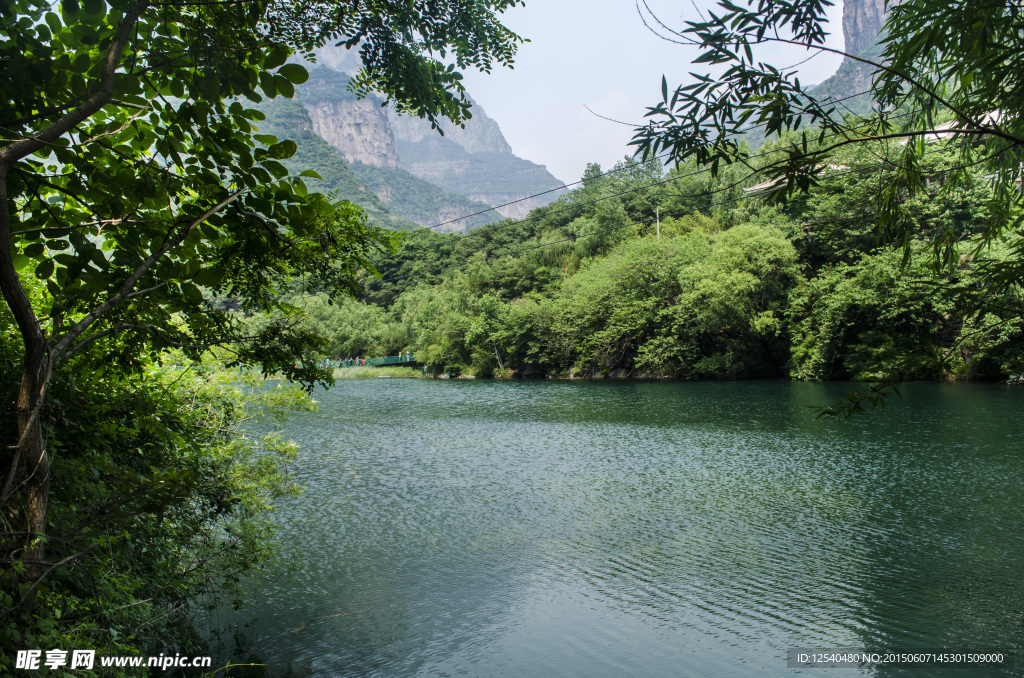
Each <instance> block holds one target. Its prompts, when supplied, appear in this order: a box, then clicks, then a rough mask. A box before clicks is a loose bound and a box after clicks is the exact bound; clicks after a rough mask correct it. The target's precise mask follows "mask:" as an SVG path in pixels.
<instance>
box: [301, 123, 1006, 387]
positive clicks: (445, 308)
mask: <svg viewBox="0 0 1024 678" xmlns="http://www.w3.org/2000/svg"><path fill="white" fill-rule="evenodd" d="M779 150H781V145H780V143H778V142H777V143H775V144H772V145H769V146H766V147H765V148H764V149H762V151H760V152H759V155H758V157H759V158H760V159H759V160H758V162H761V163H762V164H764V163H767V162H769V161H770V160H772V159H773V154H775V155H776V156H777V153H778V151H779ZM885 152H886V149H884V148H883V147H881V146H876V147H863V148H860V149H859V150H857V151H850V152H848V153H847V154H846V155H845V156H844V158H843V165H841V166H839V165H837V166H836V167H835V168H834V169H833V170H832V171H831V173H830V175H829V176H826V177H825V178H824V179H822V180H821V185H820V186H819V188H818V189H817V190H816V191H815V192H814V193H813V194H811V195H809V196H804V197H801V198H799V199H797V200H794V201H791V202H790V203H788V204H787V205H786V206H785V207H781V206H776V205H772V204H771V202H770V199H769V197H765V196H761V197H750V196H748V195H747V194H746V192H744V190H743V189H742V188H741V185H740V184H739V183H738V182H737V180H736V178H734V175H732V174H730V171H731V170H730V171H725V172H722V173H720V174H719V177H718V178H717V179H715V180H711V179H710V175H709V174H708V173H705V172H695V171H694V170H693V169H692V168H687V167H681V168H678V169H674V170H672V171H671V172H669V173H668V174H667V175H664V176H663V174H662V168H661V166H660V163H658V162H657V161H655V162H651V163H647V164H638V163H635V162H632V161H624V162H622V163H620V164H619V165H618V166H617V167H616V168H615V170H614V171H611V172H608V173H606V174H603V175H602V173H601V171H600V169H599V168H597V167H596V166H591V167H590V168H589V169H588V172H587V176H586V177H585V180H584V182H583V183H582V186H580V187H579V188H577V189H576V190H574V191H572V192H571V193H569V194H568V195H566V196H563V197H562V198H560V199H559V200H558V201H557V202H555V203H552V204H551V205H548V206H546V207H544V208H541V209H536V210H534V211H532V212H531V213H530V215H529V216H528V217H527V218H525V219H522V220H506V221H503V222H500V223H497V224H493V225H491V226H487V227H485V228H481V229H478V230H476V231H474V232H471V233H469V234H466V235H448V234H446V235H441V234H437V233H434V232H431V231H429V230H426V229H419V230H417V231H414V232H412V233H411V234H409V236H408V239H407V240H406V242H405V244H404V246H403V248H402V250H401V251H400V253H399V254H398V256H397V257H395V258H389V259H383V260H381V261H379V262H378V263H377V264H376V265H377V268H378V269H379V271H380V272H381V274H382V276H383V280H382V281H379V280H375V279H373V278H371V277H367V278H366V279H365V281H364V283H365V292H364V294H363V296H362V298H361V299H359V300H358V301H353V300H347V299H346V300H342V299H334V300H333V302H334V304H333V305H329V300H327V299H326V298H323V297H305V298H301V299H295V300H294V301H295V302H297V303H299V304H300V305H302V306H305V307H306V309H307V312H308V313H309V317H308V318H307V319H306V320H305V321H304V322H307V323H309V329H315V330H316V331H318V332H320V333H322V335H323V336H325V337H326V338H327V340H328V342H329V348H328V349H327V354H329V355H334V356H348V355H365V356H373V355H389V354H390V355H393V354H395V353H397V352H398V351H406V350H410V351H413V352H414V353H415V354H416V355H417V356H418V357H419V358H420V359H421V360H422V361H423V362H425V363H426V364H427V366H428V367H429V368H430V370H432V371H434V372H436V373H447V374H451V375H456V374H471V375H477V376H491V375H496V374H501V373H502V372H501V370H499V368H498V358H497V355H498V354H500V356H501V359H502V361H503V365H504V367H505V368H506V372H505V374H507V373H508V372H509V371H516V372H518V373H520V374H523V373H527V372H529V373H534V374H536V373H546V374H549V375H553V376H589V377H601V376H606V375H607V376H613V377H624V376H642V377H661V376H667V377H683V378H716V379H733V378H750V377H784V378H793V379H810V380H824V379H856V380H866V379H878V378H882V377H898V378H903V379H936V378H955V379H994V378H998V377H1003V376H1005V375H1006V374H1008V373H1015V372H1016V371H1018V370H1020V369H1021V367H1024V362H1022V356H1024V353H1022V351H1024V335H1022V322H1021V320H1020V318H1021V317H1022V315H1021V313H1020V311H1021V308H1022V304H1024V300H1022V299H1021V297H1020V295H1019V294H1018V293H1013V294H1010V295H1008V296H1007V297H1006V298H1001V299H998V300H990V301H991V302H992V303H989V304H987V305H986V306H985V309H986V311H985V312H982V313H977V312H971V311H968V308H975V307H976V306H974V305H970V304H966V303H963V302H962V301H961V300H959V299H958V297H957V296H956V295H955V294H954V293H953V292H951V289H954V290H956V289H959V290H961V291H963V293H964V294H969V292H970V290H972V289H973V288H972V285H973V283H974V278H973V273H974V271H975V269H976V266H977V264H978V263H979V262H978V261H975V260H973V259H970V258H966V257H965V258H963V259H962V260H961V261H960V264H959V266H957V267H956V269H955V270H952V271H946V272H944V273H942V274H938V273H936V272H935V271H934V270H932V268H930V264H931V262H932V258H931V251H930V242H931V241H932V240H933V239H934V238H935V237H936V236H937V235H938V234H939V233H942V232H945V231H946V230H949V229H953V230H954V231H956V232H957V233H958V234H960V236H959V237H961V239H962V240H963V241H964V242H965V243H969V242H970V241H971V239H972V238H976V237H978V233H979V232H980V229H981V226H980V224H981V223H982V222H983V221H984V216H985V215H984V214H983V210H984V209H985V208H984V207H983V205H984V204H985V202H986V200H987V198H988V197H989V196H988V194H989V192H990V190H991V187H990V185H989V184H988V183H987V182H986V180H985V179H984V178H983V177H981V176H974V178H973V179H972V180H971V181H970V182H969V183H968V184H966V185H964V186H962V187H959V188H957V189H955V190H953V191H947V192H944V193H940V192H939V189H940V187H941V185H942V183H943V177H944V170H946V169H948V168H949V167H952V166H953V165H955V152H953V151H952V150H946V149H944V148H943V147H941V146H939V145H936V147H935V148H933V149H932V150H931V151H930V152H929V154H928V155H927V156H926V157H927V165H928V166H927V167H925V168H924V170H925V171H926V172H927V173H928V176H929V177H930V179H929V185H928V187H927V190H926V194H925V195H923V196H919V197H916V198H913V199H910V200H908V201H907V203H906V205H905V206H904V207H905V213H906V214H907V216H908V218H909V219H910V220H911V221H912V232H913V238H912V241H911V242H910V243H909V249H908V250H907V253H908V254H909V256H910V259H909V262H908V263H907V265H906V266H904V251H903V249H901V248H900V247H899V246H898V244H886V243H884V242H882V241H880V240H879V237H878V236H877V231H876V197H875V196H876V194H877V190H878V186H879V184H880V183H881V182H885V181H886V180H887V176H889V171H888V170H887V169H886V166H885V165H884V163H880V162H879V157H882V155H883V154H884V153H885ZM735 176H741V175H735ZM656 214H660V216H661V218H660V225H659V223H658V222H657V220H656ZM659 230H660V236H659V234H658V231H659ZM968 249H969V248H968ZM1004 249H1005V248H1003V249H1001V246H1000V245H999V244H998V243H997V244H996V246H995V247H994V248H993V249H992V250H991V251H990V252H989V253H988V254H987V255H986V256H990V257H993V258H999V257H1001V256H1003V253H1004ZM939 281H941V282H943V283H946V286H945V287H943V288H942V289H941V290H939V288H937V287H936V286H935V285H934V283H936V282H939ZM950 284H952V285H953V288H950V287H949V285H950Z"/></svg>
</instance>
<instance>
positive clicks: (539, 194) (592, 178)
mask: <svg viewBox="0 0 1024 678" xmlns="http://www.w3.org/2000/svg"><path fill="white" fill-rule="evenodd" d="M870 93H871V90H866V91H864V92H859V93H857V94H851V95H849V96H845V97H843V98H841V99H829V100H827V101H826V102H824V103H826V104H838V103H840V102H843V101H847V100H848V99H854V98H856V97H860V96H864V95H865V94H870ZM843 108H846V110H850V109H849V108H848V107H846V106H844V107H843ZM851 113H852V111H851ZM767 124H768V123H766V122H763V123H761V124H760V125H752V126H750V127H748V128H746V129H744V130H741V131H739V132H735V133H734V134H735V135H740V134H746V133H747V132H752V131H754V130H755V129H758V128H759V127H764V126H765V125H767ZM654 157H656V158H659V159H660V158H663V157H667V156H654ZM754 157H757V156H754ZM626 169H628V166H626V167H615V168H612V169H610V170H608V171H607V172H602V173H601V174H597V175H595V176H593V177H587V178H586V179H580V180H579V181H573V182H572V183H568V184H562V185H561V186H556V187H555V188H550V189H548V190H546V191H541V192H540V193H534V194H533V195H528V196H526V197H523V198H518V199H516V200H512V201H509V202H506V203H504V204H501V205H495V206H494V207H489V208H487V209H485V210H479V211H478V212H473V213H472V214H466V215H464V216H461V217H457V218H455V219H449V220H448V221H442V222H441V223H439V224H434V225H433V226H424V227H423V228H425V229H428V230H431V231H432V230H434V229H438V228H441V227H442V226H447V225H448V224H454V223H456V222H459V221H463V220H464V219H472V218H473V217H476V216H480V215H481V214H487V213H488V212H494V211H496V210H499V209H501V208H502V207H508V206H510V205H515V204H517V203H520V202H523V201H525V200H532V199H533V198H539V197H540V196H542V195H547V194H548V193H554V192H555V191H561V190H563V189H566V188H569V187H570V186H576V185H577V184H582V183H583V182H584V181H592V180H594V179H600V178H601V177H604V176H608V175H609V174H613V173H615V172H622V171H624V170H626Z"/></svg>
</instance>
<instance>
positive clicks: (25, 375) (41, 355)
mask: <svg viewBox="0 0 1024 678" xmlns="http://www.w3.org/2000/svg"><path fill="white" fill-rule="evenodd" d="M26 348H28V347H26ZM47 367H48V358H47V356H46V349H45V347H44V346H41V345H38V346H34V347H32V348H31V349H30V350H27V351H26V356H25V363H24V368H23V371H22V374H21V388H20V390H19V391H18V401H17V411H18V440H20V441H24V443H23V445H22V448H21V455H20V456H21V460H22V461H21V473H20V478H19V480H20V484H21V490H22V491H21V496H22V497H23V498H24V504H23V511H24V524H25V530H26V531H27V532H28V536H27V538H26V541H25V551H24V556H23V559H24V560H25V561H26V562H25V572H24V581H27V582H31V583H35V582H36V581H38V580H39V579H40V578H41V577H42V576H43V574H44V572H45V571H46V568H45V566H44V565H43V560H44V558H45V556H46V527H47V525H46V515H47V505H48V503H49V497H50V457H49V455H48V454H47V453H46V447H45V445H44V440H43V426H42V413H41V411H40V408H41V404H42V401H43V398H44V397H45V393H46V386H47V382H48V381H49V378H48V377H49V370H48V369H47ZM31 598H34V595H33V596H31ZM31 598H30V599H27V600H26V601H25V607H27V608H30V607H31V606H32V602H33V601H32V599H31Z"/></svg>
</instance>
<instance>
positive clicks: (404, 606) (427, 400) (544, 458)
mask: <svg viewBox="0 0 1024 678" xmlns="http://www.w3.org/2000/svg"><path fill="white" fill-rule="evenodd" d="M835 390H836V389H835V388H834V387H831V386H828V387H827V386H823V385H816V384H788V383H775V382H754V383H739V384H728V383H641V382H633V383H607V382H585V383H575V382H541V383H507V382H502V383H494V382H473V381H451V382H434V381H418V380H398V379H390V380H364V381H346V382H343V383H340V384H339V385H338V386H336V387H335V388H334V389H332V390H331V391H329V392H326V393H324V392H320V393H318V394H317V396H316V397H317V398H318V400H320V402H321V410H320V412H318V413H315V414H309V415H302V416H301V417H296V418H295V419H294V420H293V421H292V422H291V423H290V424H289V425H288V427H287V429H286V433H287V434H288V435H289V436H290V437H292V438H294V439H295V440H296V441H297V442H299V443H300V444H301V446H302V450H301V460H300V463H299V464H298V465H297V468H295V469H294V471H295V475H296V478H297V480H298V481H299V482H301V483H303V484H304V485H305V486H306V491H305V494H304V495H303V496H302V497H300V498H297V499H293V500H289V501H288V502H286V503H284V504H283V505H282V506H281V510H280V512H279V517H280V523H281V535H282V537H283V539H284V540H285V541H286V543H287V544H288V545H289V547H293V548H295V549H296V550H297V552H298V553H299V554H300V557H301V560H302V563H303V566H304V567H303V570H302V571H301V572H300V573H299V574H298V575H297V576H296V577H295V578H294V579H292V580H289V581H280V582H276V583H272V584H269V585H268V586H267V587H266V588H265V589H264V590H263V591H262V592H261V593H260V595H259V600H258V603H257V605H256V617H255V622H254V623H253V625H252V626H251V627H250V628H249V630H248V632H249V633H250V637H251V640H252V643H253V647H255V648H257V651H258V652H259V653H260V655H261V656H262V658H263V660H264V661H266V662H267V663H268V668H269V671H268V673H269V674H270V675H281V674H284V673H286V672H287V671H289V670H290V671H292V672H294V673H295V674H297V675H311V676H373V675H380V676H384V675H387V676H394V675H402V676H405V675H424V676H581V675H586V676H622V675H652V676H661V675H666V676H667V675H672V676H676V675H692V676H734V675H735V676H746V675H766V676H775V675H789V674H792V673H794V671H793V670H792V669H786V668H785V657H786V649H787V648H790V647H801V648H832V647H858V648H867V649H896V650H900V649H915V648H927V649H940V648H949V649H953V650H977V649H1001V650H1014V649H1018V650H1019V649H1020V646H1021V643H1022V640H1024V582H1022V580H1021V577H1020V563H1021V557H1022V555H1024V531H1022V529H1021V528H1022V527H1024V512H1022V511H1021V498H1022V493H1021V487H1022V480H1024V464H1022V461H1024V454H1022V451H1021V450H1022V446H1021V445H1020V441H1021V440H1022V439H1024V417H1022V416H1021V415H1022V413H1024V389H1013V388H1009V387H1003V386H980V385H930V384H927V385H913V386H909V387H906V388H905V390H904V397H903V398H894V399H891V401H890V402H889V404H888V406H887V407H886V408H885V409H884V410H881V411H878V412H875V413H872V414H871V415H869V416H865V417H859V418H854V419H851V420H850V421H848V422H846V423H839V422H835V421H815V420H814V419H813V416H812V413H811V411H810V410H809V409H808V407H807V406H808V405H814V404H821V403H823V402H824V401H825V400H826V399H827V396H828V395H829V394H830V393H832V392H834V391H835ZM1022 661H1024V657H1022ZM1015 671H1017V670H1016V669H1005V668H1001V669H988V670H987V671H986V670H984V669H982V670H978V669H975V670H971V671H969V672H966V673H965V672H964V671H963V670H949V669H947V670H945V671H943V670H942V669H935V668H932V669H927V670H926V674H927V675H972V676H976V675H1019V673H1015ZM832 672H834V670H832V671H827V673H832ZM805 673H821V671H820V670H808V671H805ZM899 673H900V671H899V670H893V669H889V670H884V669H878V670H863V671H859V670H851V669H847V670H845V671H843V675H851V676H855V675H866V674H871V675H886V676H888V675H896V674H899ZM913 673H914V675H925V674H922V673H921V672H920V669H917V670H915V671H914V672H913Z"/></svg>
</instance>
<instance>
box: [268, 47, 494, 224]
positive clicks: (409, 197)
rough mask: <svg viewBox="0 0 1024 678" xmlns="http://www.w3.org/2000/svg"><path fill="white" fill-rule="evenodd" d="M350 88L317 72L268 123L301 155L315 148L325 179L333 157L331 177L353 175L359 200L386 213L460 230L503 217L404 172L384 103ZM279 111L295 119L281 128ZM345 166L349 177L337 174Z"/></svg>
mask: <svg viewBox="0 0 1024 678" xmlns="http://www.w3.org/2000/svg"><path fill="white" fill-rule="evenodd" d="M347 85H348V78H347V77H346V76H345V75H344V74H342V73H339V72H337V71H334V70H332V69H329V68H324V67H313V68H311V69H310V77H309V80H308V81H307V82H306V83H305V84H303V85H301V86H300V87H299V88H298V102H292V103H294V105H293V106H289V107H286V108H285V109H274V108H273V107H271V108H269V109H268V110H269V111H271V113H268V122H269V123H271V124H275V125H276V128H277V129H278V130H279V131H278V132H277V134H278V136H279V137H281V138H292V139H294V140H295V141H296V142H297V143H298V145H299V153H300V154H302V153H305V154H307V155H308V154H309V153H311V152H313V150H312V149H316V150H315V154H316V155H315V158H314V160H315V161H316V163H314V164H309V165H307V166H308V167H312V168H313V169H315V170H317V171H318V172H320V173H321V175H323V172H322V171H321V168H322V167H323V165H321V164H318V163H323V162H327V160H328V158H327V156H330V159H329V163H328V164H329V165H330V167H331V168H333V169H331V170H330V171H331V172H332V175H333V174H336V175H338V176H341V175H342V174H345V176H346V177H348V176H349V175H350V176H351V179H348V178H346V179H345V182H346V184H351V183H352V182H355V184H356V185H357V186H358V188H359V190H360V191H362V193H356V194H355V196H356V197H357V198H358V197H361V196H365V195H367V194H369V195H371V196H373V198H374V201H373V202H375V203H376V204H379V205H380V206H381V208H382V209H383V210H384V211H387V212H389V213H390V214H391V215H393V216H395V217H398V218H400V219H402V220H407V221H409V222H414V223H415V224H419V225H420V226H429V227H437V230H439V231H459V230H466V229H469V228H476V227H479V226H483V225H485V224H488V223H491V222H493V221H496V220H498V219H499V218H500V215H498V214H495V213H494V212H493V211H490V212H488V211H487V210H488V209H489V207H490V205H488V204H485V203H483V202H479V201H475V200H470V199H468V198H466V197H465V196H463V195H457V194H455V193H452V192H449V191H446V190H445V189H443V188H441V187H439V186H437V185H434V184H432V183H430V182H428V181H424V180H423V179H420V178H419V177H416V176H415V175H413V174H411V173H410V172H408V171H406V170H404V169H402V168H401V167H400V166H399V162H398V152H397V149H396V147H395V138H394V133H393V132H392V130H391V123H390V122H389V121H388V116H387V113H386V112H385V111H384V109H382V108H381V106H380V101H379V100H375V99H372V98H366V99H359V98H358V97H356V95H354V94H352V93H351V92H349V91H348V90H347V89H346V86H347ZM275 110H287V112H288V113H289V115H291V116H292V118H293V119H292V120H291V121H290V122H289V123H288V124H287V125H281V124H280V121H279V120H278V119H277V118H276V117H275V115H274V114H273V112H274V111H275ZM264 124H266V123H264ZM293 130H295V131H296V132H299V133H301V131H302V130H308V131H309V133H308V134H306V135H304V137H303V140H302V141H301V142H300V141H299V139H296V138H295V136H294V133H293ZM297 155H298V154H297ZM342 165H343V166H344V168H345V170H344V172H342V170H341V169H338V168H339V167H340V166H342ZM325 178H326V177H325ZM347 190H348V191H349V192H348V193H347V194H346V195H344V196H341V195H340V194H339V197H346V198H348V199H351V200H352V202H355V203H357V204H360V205H362V204H363V203H362V202H360V200H358V199H352V198H349V195H352V193H351V189H350V188H349V189H347ZM481 212H482V214H477V213H481ZM466 215H476V216H471V217H466ZM463 217H465V218H463ZM410 226H411V224H410Z"/></svg>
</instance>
